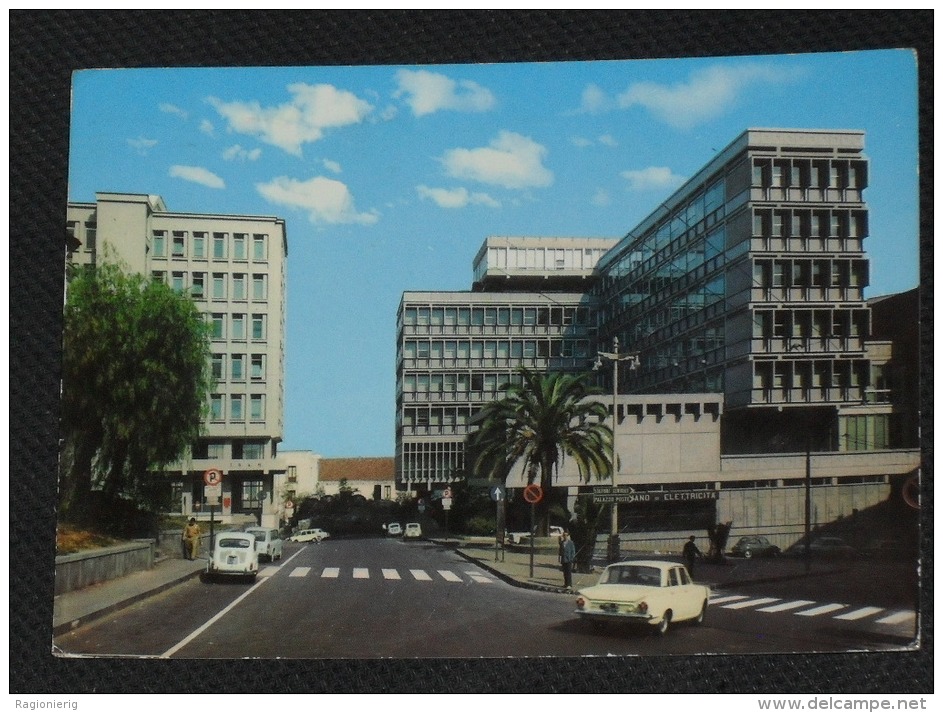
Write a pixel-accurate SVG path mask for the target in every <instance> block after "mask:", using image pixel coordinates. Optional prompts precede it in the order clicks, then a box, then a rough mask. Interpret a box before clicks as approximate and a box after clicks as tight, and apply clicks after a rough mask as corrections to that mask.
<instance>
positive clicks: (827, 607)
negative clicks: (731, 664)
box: [710, 594, 917, 625]
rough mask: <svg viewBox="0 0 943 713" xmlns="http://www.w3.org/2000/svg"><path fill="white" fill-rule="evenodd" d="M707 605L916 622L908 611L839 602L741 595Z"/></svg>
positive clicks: (715, 599) (895, 622)
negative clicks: (856, 605) (855, 605)
mask: <svg viewBox="0 0 943 713" xmlns="http://www.w3.org/2000/svg"><path fill="white" fill-rule="evenodd" d="M710 605H711V606H712V607H719V608H721V609H735V610H736V609H752V610H753V611H758V612H764V613H767V614H776V613H781V612H787V613H790V614H793V615H795V616H802V617H807V618H813V617H820V616H824V617H831V618H832V619H837V620H840V621H865V620H869V621H870V622H871V623H875V624H886V625H898V624H908V625H912V624H915V623H916V619H917V614H916V612H914V611H910V610H905V611H901V610H894V609H885V608H882V607H875V606H864V607H854V606H852V605H849V604H840V603H838V602H827V603H825V602H815V601H811V600H809V599H794V600H784V599H781V598H777V597H749V596H747V595H744V594H728V595H712V596H711V598H710Z"/></svg>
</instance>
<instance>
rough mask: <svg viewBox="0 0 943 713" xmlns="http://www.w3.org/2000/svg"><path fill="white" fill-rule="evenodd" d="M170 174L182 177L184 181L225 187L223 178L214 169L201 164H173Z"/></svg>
mask: <svg viewBox="0 0 943 713" xmlns="http://www.w3.org/2000/svg"><path fill="white" fill-rule="evenodd" d="M170 175H171V176H172V177H173V178H182V179H183V180H184V181H190V182H191V183H199V184H200V185H203V186H206V187H207V188H225V187H226V184H225V183H224V182H223V179H222V178H220V177H219V176H217V175H216V174H215V173H213V172H212V171H208V170H207V169H205V168H202V167H200V166H171V167H170Z"/></svg>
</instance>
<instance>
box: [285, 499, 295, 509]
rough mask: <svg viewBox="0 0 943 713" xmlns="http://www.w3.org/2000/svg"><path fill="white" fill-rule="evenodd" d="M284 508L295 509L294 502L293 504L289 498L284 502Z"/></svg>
mask: <svg viewBox="0 0 943 713" xmlns="http://www.w3.org/2000/svg"><path fill="white" fill-rule="evenodd" d="M285 509H286V510H294V509H295V504H294V503H293V502H292V501H291V500H288V501H286V502H285Z"/></svg>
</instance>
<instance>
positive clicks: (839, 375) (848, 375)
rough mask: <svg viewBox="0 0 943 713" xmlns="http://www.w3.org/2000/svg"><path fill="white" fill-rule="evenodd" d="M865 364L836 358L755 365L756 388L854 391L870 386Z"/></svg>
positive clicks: (766, 362) (764, 362)
mask: <svg viewBox="0 0 943 713" xmlns="http://www.w3.org/2000/svg"><path fill="white" fill-rule="evenodd" d="M869 374H870V370H869V369H868V363H867V362H866V361H850V360H835V359H814V360H807V359H803V360H781V361H775V362H773V361H760V362H756V363H755V366H754V372H753V384H754V387H755V388H757V389H763V390H766V389H789V388H795V389H819V388H854V387H858V386H862V385H864V384H866V383H867V381H868V376H869Z"/></svg>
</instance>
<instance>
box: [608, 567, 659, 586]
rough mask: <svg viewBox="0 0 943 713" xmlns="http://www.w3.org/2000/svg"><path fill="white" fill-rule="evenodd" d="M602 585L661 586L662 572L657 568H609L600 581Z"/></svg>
mask: <svg viewBox="0 0 943 713" xmlns="http://www.w3.org/2000/svg"><path fill="white" fill-rule="evenodd" d="M599 583H600V584H642V585H647V586H655V587H657V586H660V585H661V570H660V569H658V568H657V567H646V566H639V565H628V566H626V565H623V566H619V567H608V568H607V569H606V571H605V572H603V574H602V577H601V578H600V580H599Z"/></svg>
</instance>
